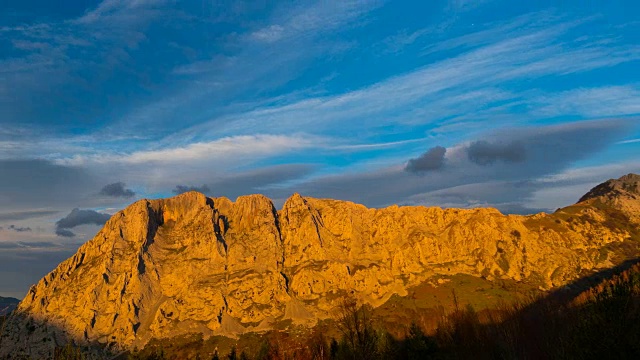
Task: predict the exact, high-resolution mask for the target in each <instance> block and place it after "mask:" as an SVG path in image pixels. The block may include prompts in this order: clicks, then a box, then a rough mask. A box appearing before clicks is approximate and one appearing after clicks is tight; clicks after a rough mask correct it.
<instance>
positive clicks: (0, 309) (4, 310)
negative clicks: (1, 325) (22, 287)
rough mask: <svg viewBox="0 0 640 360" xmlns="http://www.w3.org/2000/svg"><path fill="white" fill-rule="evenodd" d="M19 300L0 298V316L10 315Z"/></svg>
mask: <svg viewBox="0 0 640 360" xmlns="http://www.w3.org/2000/svg"><path fill="white" fill-rule="evenodd" d="M19 302H20V300H18V299H15V298H12V297H2V296H0V316H5V315H8V314H9V313H11V312H12V311H13V310H14V309H15V308H16V307H17V306H18V303H19Z"/></svg>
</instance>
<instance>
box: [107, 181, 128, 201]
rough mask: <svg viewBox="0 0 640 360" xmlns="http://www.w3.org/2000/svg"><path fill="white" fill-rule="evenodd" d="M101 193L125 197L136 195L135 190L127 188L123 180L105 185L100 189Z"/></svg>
mask: <svg viewBox="0 0 640 360" xmlns="http://www.w3.org/2000/svg"><path fill="white" fill-rule="evenodd" d="M100 195H103V196H111V197H124V198H130V197H133V196H135V195H136V193H135V192H133V190H131V189H127V188H126V184H125V183H123V182H116V183H113V184H108V185H105V186H104V187H103V188H102V190H100Z"/></svg>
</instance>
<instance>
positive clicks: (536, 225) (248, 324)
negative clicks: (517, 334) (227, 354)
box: [0, 192, 638, 357]
mask: <svg viewBox="0 0 640 360" xmlns="http://www.w3.org/2000/svg"><path fill="white" fill-rule="evenodd" d="M606 194H607V193H606V192H605V194H604V195H605V196H606ZM598 196H602V195H598ZM593 201H594V200H593V198H587V199H585V201H584V202H583V203H579V204H576V205H574V206H570V207H567V208H564V209H561V210H559V211H558V212H556V213H554V214H551V215H549V214H537V215H532V216H515V215H508V216H505V215H503V214H501V213H500V212H499V211H498V210H495V209H490V208H483V209H471V210H461V209H446V210H443V209H440V208H435V207H434V208H426V207H398V206H391V207H388V208H384V209H369V208H366V207H365V206H362V205H358V204H354V203H351V202H345V201H336V200H328V199H314V198H306V197H303V196H300V195H299V194H295V195H293V196H292V197H291V198H289V199H288V200H287V201H286V202H285V204H284V205H283V208H282V209H281V210H280V211H277V210H276V209H275V207H274V205H273V203H272V202H271V201H270V200H269V199H268V198H266V197H264V196H261V195H251V196H242V197H239V198H238V199H237V200H236V201H235V202H232V201H230V200H229V199H227V198H208V197H206V196H204V195H203V194H200V193H196V192H189V193H185V194H182V195H179V196H176V197H173V198H169V199H162V200H140V201H138V202H136V203H134V204H132V205H131V206H129V207H128V208H126V209H125V210H122V211H120V212H118V213H117V214H115V215H114V216H113V217H112V218H111V219H110V220H109V221H108V222H107V223H106V225H105V226H104V228H103V229H102V230H101V231H100V232H99V233H98V234H97V235H96V236H95V237H94V238H93V239H92V240H91V241H89V242H87V243H86V244H84V245H83V246H82V247H80V249H79V250H78V252H77V253H76V254H75V255H74V256H73V257H72V258H70V259H68V260H66V261H65V262H63V263H62V264H60V265H59V266H58V267H57V268H56V269H55V270H54V271H52V272H51V273H50V274H48V275H47V276H45V277H44V278H43V279H42V280H41V281H40V282H39V283H38V284H37V285H34V286H33V287H32V288H31V289H30V290H29V293H28V294H27V296H26V297H25V298H24V300H23V301H22V302H21V303H20V305H19V307H18V309H17V310H16V312H15V315H14V316H13V318H12V319H11V320H10V321H9V322H8V324H7V326H6V329H5V334H4V337H3V338H2V343H1V346H0V355H3V354H4V355H6V354H7V353H9V352H12V353H16V354H19V353H21V352H22V353H27V354H29V355H31V356H34V357H47V356H50V355H51V351H52V349H53V347H54V346H56V345H61V344H63V343H65V342H68V341H74V342H75V343H77V344H86V345H89V344H100V345H101V346H103V347H106V348H107V349H109V350H111V351H114V352H117V351H118V350H121V349H127V348H133V347H142V346H144V345H145V344H146V343H147V342H149V340H150V339H152V338H156V339H158V338H160V339H161V338H170V337H174V336H178V335H184V334H188V333H202V334H204V335H205V336H212V335H218V334H219V335H226V336H235V335H237V334H239V333H242V332H248V331H262V330H265V329H269V328H270V326H271V324H273V323H274V322H278V321H283V320H291V321H293V322H294V323H300V324H313V323H314V322H315V321H317V319H322V318H327V317H330V316H331V314H332V312H333V311H334V309H335V306H336V305H337V304H339V302H340V301H341V298H342V297H343V296H344V295H345V294H347V293H351V294H354V295H355V296H356V297H358V298H359V300H360V301H361V302H365V303H369V304H372V305H373V306H377V305H380V304H382V303H384V302H385V301H387V300H388V299H389V298H390V297H391V296H392V295H394V294H399V295H405V294H407V289H408V288H411V287H413V286H416V285H418V284H420V283H422V282H425V281H428V280H429V279H431V278H433V277H435V276H439V275H452V274H458V273H463V274H470V275H474V276H482V277H484V278H487V279H490V280H491V279H498V278H508V279H515V280H523V281H530V282H535V283H537V284H539V285H540V286H541V287H543V288H551V287H555V286H559V285H563V284H566V283H567V282H569V281H571V280H573V279H575V278H576V277H578V276H579V275H580V274H581V273H582V272H584V271H587V270H591V269H596V268H600V267H608V266H611V265H612V264H615V262H616V261H621V260H620V259H621V258H620V257H617V254H616V252H615V249H616V247H615V246H614V245H616V244H622V243H625V242H629V241H632V238H634V237H635V236H636V235H635V232H634V229H633V227H631V228H630V227H629V226H628V225H629V223H624V221H623V220H621V219H620V218H619V216H620V213H622V212H624V214H626V215H624V216H628V217H629V218H631V217H634V216H635V217H637V216H638V211H637V210H638V208H637V203H638V200H637V199H631V200H628V201H629V202H634V203H635V204H636V205H635V206H636V207H633V206H625V207H624V208H615V214H614V213H612V212H611V210H610V208H609V207H607V205H606V204H607V203H603V202H601V203H599V204H600V205H599V206H593V204H592V203H591V202H593ZM625 201H627V200H625ZM612 214H614V215H615V217H616V218H615V219H613V220H615V221H613V220H612V216H613V215H612ZM623 225H624V226H623Z"/></svg>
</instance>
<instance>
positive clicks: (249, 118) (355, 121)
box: [179, 21, 640, 137]
mask: <svg viewBox="0 0 640 360" xmlns="http://www.w3.org/2000/svg"><path fill="white" fill-rule="evenodd" d="M581 24H582V22H580V21H577V22H571V23H561V24H559V25H554V26H549V27H545V28H534V29H533V30H530V31H529V32H527V31H519V32H516V33H515V34H513V33H510V32H504V33H500V34H499V35H500V36H499V37H496V38H493V39H492V40H493V41H492V42H491V43H489V44H487V45H485V46H481V47H479V48H476V49H472V50H470V51H467V52H464V53H461V54H459V55H458V56H455V57H452V58H449V59H446V60H441V61H438V62H435V63H432V64H429V65H426V66H424V67H422V68H419V69H417V70H415V71H412V72H409V73H407V74H405V75H400V76H396V77H392V78H389V79H387V80H384V81H381V82H378V83H376V84H374V85H372V86H369V87H366V88H362V89H360V90H355V91H352V92H349V93H344V94H341V95H335V96H326V97H314V98H307V99H304V100H301V101H297V102H292V103H288V104H284V105H279V106H272V107H263V108H260V109H256V110H253V111H250V112H246V113H240V114H234V115H227V116H224V117H221V118H215V119H213V120H212V121H210V122H209V123H206V124H203V125H197V126H195V127H193V128H192V129H189V130H186V131H184V132H182V133H179V136H193V135H194V134H198V136H203V137H206V136H215V135H216V134H218V135H219V134H231V133H251V132H254V131H261V130H262V129H264V128H265V127H271V126H272V124H275V123H277V124H278V129H280V131H283V132H286V131H291V130H293V129H297V128H300V127H306V126H313V128H314V129H315V131H316V132H317V133H326V132H329V131H332V129H333V128H334V126H335V125H336V124H338V123H339V124H341V125H342V130H343V133H346V134H351V133H355V132H358V131H362V130H363V129H366V128H371V127H376V126H382V125H383V124H386V123H389V122H394V123H395V124H396V126H402V124H405V125H417V124H420V125H425V124H439V123H440V122H443V121H447V122H449V123H448V125H451V119H452V118H455V117H456V116H465V117H471V116H473V114H474V113H476V112H480V111H483V110H487V109H489V108H494V107H504V106H505V104H509V103H512V104H513V105H514V106H517V105H518V104H523V103H524V104H530V103H536V102H537V101H540V99H541V98H540V97H537V98H536V97H535V96H533V97H532V94H534V93H532V92H531V90H530V89H526V88H521V89H518V86H517V84H516V82H517V81H525V80H529V79H534V78H543V77H547V76H565V75H568V74H573V73H579V72H587V71H593V70H595V69H602V68H606V67H610V66H615V65H617V64H620V63H624V62H632V61H638V60H640V47H637V46H630V45H615V44H613V45H611V44H608V45H607V46H604V45H601V44H599V43H598V42H593V43H589V42H585V41H582V42H580V44H578V45H576V46H573V47H567V46H566V45H565V43H566V41H567V39H566V37H567V36H569V35H567V33H568V32H569V31H570V30H572V29H574V28H575V27H577V26H580V25H581ZM506 89H510V90H506ZM514 89H517V90H514ZM612 90H616V89H611V88H608V89H593V91H592V95H590V96H596V94H597V93H605V92H612ZM617 90H618V91H619V92H620V93H624V92H626V91H628V90H632V89H629V88H626V87H622V88H618V89H617ZM612 95H613V94H612ZM571 96H573V97H574V98H575V102H576V103H577V101H578V99H579V98H580V97H582V98H584V97H585V96H587V95H586V94H578V93H573V94H571V93H554V92H550V93H545V95H544V97H545V98H546V100H547V101H548V102H551V103H553V102H555V103H562V101H563V100H567V101H569V98H570V97H571ZM634 99H635V95H634V94H626V96H625V97H624V98H623V99H621V100H620V104H623V105H624V106H625V107H626V109H625V108H621V109H620V111H635V110H634V104H635V103H634V102H633V100H634ZM591 104H592V105H590V106H591V110H590V111H588V112H587V111H585V112H584V113H583V114H585V115H589V116H595V115H596V114H602V113H606V111H605V110H604V108H605V107H608V105H604V104H603V103H602V102H598V101H594V102H592V103H591ZM409 107H411V108H414V109H426V110H427V111H428V112H427V111H417V112H416V113H413V114H412V113H411V112H409V114H407V111H406V110H407V108H409ZM431 109H434V110H431ZM430 110H431V111H430ZM503 110H504V108H503ZM609 112H614V110H609ZM503 113H504V111H503ZM530 118H531V116H530V115H528V116H525V119H530ZM463 119H464V118H459V120H460V121H462V120H463ZM487 121H489V120H487ZM477 125H478V126H482V125H481V124H480V123H477Z"/></svg>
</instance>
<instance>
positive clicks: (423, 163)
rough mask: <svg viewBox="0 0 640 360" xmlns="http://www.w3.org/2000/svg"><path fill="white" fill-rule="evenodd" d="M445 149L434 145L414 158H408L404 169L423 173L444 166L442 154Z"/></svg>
mask: <svg viewBox="0 0 640 360" xmlns="http://www.w3.org/2000/svg"><path fill="white" fill-rule="evenodd" d="M446 152H447V149H446V148H444V147H442V146H435V147H432V148H431V149H429V150H427V152H425V153H424V154H422V155H420V156H419V157H417V158H415V159H410V160H409V162H408V163H407V166H405V168H404V170H405V171H407V172H410V173H424V172H427V171H433V170H438V169H441V168H442V167H443V166H444V154H445V153H446Z"/></svg>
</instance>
